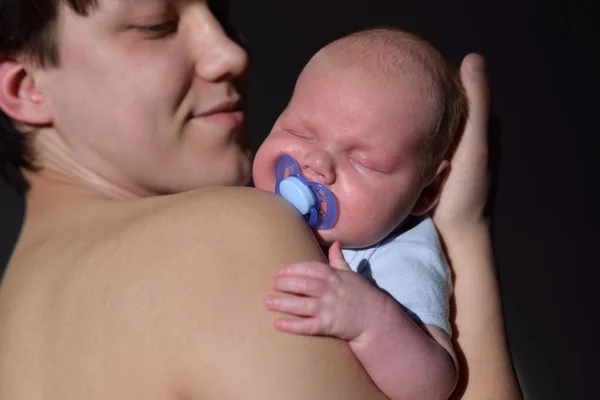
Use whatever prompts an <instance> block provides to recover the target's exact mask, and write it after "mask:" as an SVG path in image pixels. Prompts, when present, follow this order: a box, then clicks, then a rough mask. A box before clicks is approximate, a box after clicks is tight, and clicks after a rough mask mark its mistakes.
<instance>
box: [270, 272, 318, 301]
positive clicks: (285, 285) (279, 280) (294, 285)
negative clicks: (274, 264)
mask: <svg viewBox="0 0 600 400" xmlns="http://www.w3.org/2000/svg"><path fill="white" fill-rule="evenodd" d="M271 285H272V287H273V289H275V290H278V291H280V292H284V293H293V294H301V295H305V296H313V297H321V296H322V295H323V294H324V293H325V292H327V284H326V283H325V282H324V281H323V280H321V279H315V278H308V277H303V276H278V277H275V278H273V281H272V283H271Z"/></svg>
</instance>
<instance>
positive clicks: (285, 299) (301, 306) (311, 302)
mask: <svg viewBox="0 0 600 400" xmlns="http://www.w3.org/2000/svg"><path fill="white" fill-rule="evenodd" d="M265 306H266V307H267V309H268V310H271V311H280V312H284V313H288V314H292V315H297V316H299V317H310V316H313V315H315V313H316V312H317V311H318V309H319V302H318V301H317V300H316V299H313V298H311V297H297V296H267V298H266V299H265Z"/></svg>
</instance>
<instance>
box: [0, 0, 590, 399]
mask: <svg viewBox="0 0 600 400" xmlns="http://www.w3.org/2000/svg"><path fill="white" fill-rule="evenodd" d="M231 15H232V18H233V21H234V23H235V25H236V26H237V27H238V28H239V29H240V31H241V32H242V34H243V35H244V37H245V38H246V40H247V43H248V47H249V50H250V52H251V56H252V58H253V64H252V68H251V74H250V82H249V98H250V105H251V106H250V113H249V115H250V118H249V132H250V136H251V140H252V143H253V145H254V146H255V147H256V146H257V145H258V144H259V143H260V142H261V140H262V139H263V138H264V137H265V136H266V134H267V133H268V132H269V129H270V127H271V125H272V123H273V122H274V120H275V119H276V117H277V115H278V113H279V112H280V111H281V110H282V109H283V107H284V106H285V105H286V102H287V100H288V99H289V96H290V94H291V92H292V89H293V85H294V81H295V78H296V77H297V75H298V73H299V72H300V70H301V68H302V66H303V65H304V64H305V63H306V61H308V59H309V58H310V56H311V55H312V54H313V53H314V52H316V51H317V50H318V49H319V48H320V47H321V46H323V45H324V44H326V43H327V42H329V41H331V40H333V39H336V38H338V37H340V36H342V35H344V34H346V33H349V32H351V31H354V30H358V29H361V28H366V27H370V26H373V25H382V24H394V25H400V26H403V27H405V28H408V29H410V30H415V31H417V32H419V33H420V34H422V35H423V36H424V37H426V38H427V39H430V40H431V41H433V42H434V43H435V44H436V45H438V47H440V48H441V49H442V50H443V51H444V52H445V53H446V54H447V55H448V56H449V57H450V58H451V59H452V60H453V61H454V62H456V63H458V62H460V59H461V58H462V57H463V56H464V55H465V54H466V53H468V52H479V53H481V54H483V55H484V56H485V57H486V59H487V62H488V67H489V70H490V74H491V83H492V89H493V95H494V100H493V112H494V114H495V116H497V118H498V120H499V122H500V128H501V129H500V132H501V139H500V142H499V143H500V144H501V158H500V165H499V175H498V186H497V191H496V192H495V194H494V200H495V201H494V204H495V207H494V210H493V214H494V227H493V233H494V244H495V248H496V255H497V261H498V274H499V279H500V285H501V289H502V295H503V305H504V311H505V314H506V321H507V330H508V337H509V342H510V346H511V351H512V354H513V359H514V364H515V368H516V370H517V373H518V375H519V379H520V382H521V385H522V388H523V391H524V394H525V396H526V398H527V399H540V400H541V399H543V400H546V399H588V398H593V397H596V398H597V396H598V395H597V390H595V388H596V386H597V385H595V382H596V381H598V379H600V375H599V372H600V368H598V358H599V356H600V352H598V351H597V345H596V343H597V342H598V340H597V339H596V330H595V329H594V328H595V326H596V322H597V321H598V318H597V315H598V307H597V304H598V302H596V301H595V300H596V299H595V294H596V293H597V290H596V293H594V291H595V289H596V288H597V287H598V280H597V279H596V276H597V274H596V269H598V268H599V267H600V261H599V259H598V255H597V252H596V251H595V249H596V247H595V246H599V247H600V243H597V242H598V239H599V238H600V235H598V234H597V233H596V231H597V226H598V223H599V222H600V218H599V214H600V212H599V211H598V207H597V206H598V204H600V195H599V193H600V191H599V190H598V188H597V185H598V184H599V183H600V182H599V179H598V178H599V177H600V174H599V173H598V172H599V171H600V168H598V166H597V161H596V160H597V159H598V158H600V152H599V150H598V149H599V146H598V144H599V143H600V140H599V139H598V136H599V134H600V130H599V129H598V125H597V122H596V120H597V118H598V115H600V101H599V100H598V96H599V93H598V84H597V75H598V71H599V67H600V64H599V63H598V61H596V57H594V56H595V55H594V53H596V52H597V48H598V39H599V35H598V28H597V27H596V23H597V22H596V21H595V16H594V14H593V13H592V12H591V2H589V4H586V3H583V2H577V1H573V0H572V1H548V0H546V1H539V2H538V1H531V0H524V1H520V2H511V1H499V0H487V1H483V0H479V1H476V0H453V1H444V0H421V1H419V2H417V1H402V0H361V1H359V0H327V1H326V0H320V1H317V0H301V1H298V0H296V1H294V0H287V1H286V0H233V1H231ZM22 211H23V203H22V201H21V199H19V198H18V197H16V196H14V195H13V194H12V193H11V192H10V191H9V190H8V189H6V188H1V187H0V226H1V227H2V229H0V266H2V265H3V264H4V263H5V261H6V260H7V259H8V257H9V254H10V249H11V246H12V244H13V243H14V240H15V238H16V236H17V234H18V229H19V226H20V222H21V216H22ZM307 384H310V383H307Z"/></svg>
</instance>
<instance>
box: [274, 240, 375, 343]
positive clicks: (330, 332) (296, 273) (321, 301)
mask: <svg viewBox="0 0 600 400" xmlns="http://www.w3.org/2000/svg"><path fill="white" fill-rule="evenodd" d="M329 262H330V263H331V265H327V264H325V263H321V262H301V263H296V264H291V265H288V266H285V267H282V268H280V269H279V271H278V274H277V276H276V277H275V278H274V279H273V282H272V287H273V289H274V290H276V291H279V292H283V293H286V294H289V296H287V295H286V296H268V297H267V298H266V300H265V306H266V307H267V309H269V310H271V311H280V312H284V313H287V314H291V315H294V316H297V317H302V318H299V319H297V318H295V319H293V318H279V319H277V320H276V321H275V327H276V328H277V329H279V330H281V331H284V332H290V333H296V334H300V335H326V336H334V337H337V338H340V339H345V340H348V341H352V340H354V339H356V338H358V337H359V336H361V335H362V334H363V333H364V332H366V331H367V330H368V327H369V324H370V320H371V319H372V317H373V316H374V315H377V314H378V311H379V309H380V308H381V307H384V304H385V294H383V293H381V292H380V291H379V290H378V289H377V288H375V287H374V286H373V285H371V284H370V283H369V282H367V280H366V279H364V278H363V277H362V276H360V275H359V274H357V273H355V272H353V271H352V270H351V269H350V267H349V266H348V264H347V263H346V261H345V260H344V257H343V255H342V251H341V248H340V245H339V243H338V242H335V243H334V244H333V245H332V246H331V248H330V249H329Z"/></svg>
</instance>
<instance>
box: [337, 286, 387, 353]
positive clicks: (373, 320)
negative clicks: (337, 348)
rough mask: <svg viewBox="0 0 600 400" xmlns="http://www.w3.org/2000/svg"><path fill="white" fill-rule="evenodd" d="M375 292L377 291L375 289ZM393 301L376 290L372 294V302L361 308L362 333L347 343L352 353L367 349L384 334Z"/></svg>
mask: <svg viewBox="0 0 600 400" xmlns="http://www.w3.org/2000/svg"><path fill="white" fill-rule="evenodd" d="M376 290H377V289H376ZM392 302H393V300H392V299H391V298H390V297H389V296H388V295H386V294H384V293H382V292H380V291H379V290H377V293H376V294H375V293H374V296H373V297H372V300H370V301H369V303H368V304H367V306H366V307H364V308H363V313H365V315H364V317H363V319H364V321H365V322H364V324H363V329H362V332H361V333H360V334H359V335H357V336H356V337H355V338H353V339H351V340H349V341H348V343H349V344H350V348H351V349H352V351H355V352H356V351H360V350H361V349H364V348H368V347H369V346H370V345H371V343H373V342H374V341H377V340H379V339H380V337H381V336H382V335H383V334H384V333H385V332H384V331H385V326H386V324H388V323H390V320H391V318H390V317H391V316H390V312H392V311H393V310H392V307H391V306H393V304H391V303H392Z"/></svg>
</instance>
